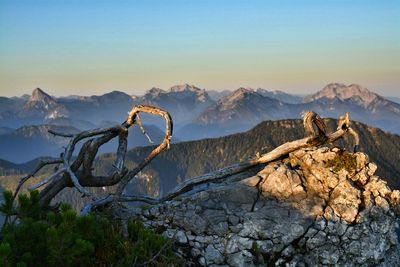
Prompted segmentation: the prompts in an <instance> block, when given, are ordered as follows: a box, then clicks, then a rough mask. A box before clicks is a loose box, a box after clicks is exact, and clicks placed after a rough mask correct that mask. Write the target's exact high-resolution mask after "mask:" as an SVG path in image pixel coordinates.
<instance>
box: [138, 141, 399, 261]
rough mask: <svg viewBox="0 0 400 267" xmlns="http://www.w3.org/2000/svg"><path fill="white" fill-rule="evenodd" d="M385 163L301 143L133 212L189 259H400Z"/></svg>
mask: <svg viewBox="0 0 400 267" xmlns="http://www.w3.org/2000/svg"><path fill="white" fill-rule="evenodd" d="M376 169H377V166H376V165H375V164H374V163H371V162H369V160H368V156H367V155H365V154H363V153H355V154H351V153H347V152H344V151H342V150H340V149H338V148H326V147H324V148H319V149H317V148H312V149H301V150H298V151H296V152H293V153H290V154H289V156H288V157H287V158H286V159H283V160H280V161H275V162H273V163H270V164H268V165H266V166H263V167H261V168H258V169H253V170H250V171H248V172H246V173H241V174H238V175H234V176H231V177H228V178H227V179H226V180H224V182H222V183H219V184H209V185H207V186H206V187H204V185H203V186H202V187H199V188H197V189H195V190H193V191H192V193H190V194H187V195H185V196H183V197H181V198H178V199H175V200H173V201H168V202H165V203H163V204H160V205H157V206H153V207H151V208H148V209H147V208H140V209H139V208H138V209H136V210H135V211H134V215H133V216H136V217H140V218H141V220H143V221H144V223H145V225H146V226H147V227H149V228H153V229H156V230H157V231H159V232H162V233H163V234H164V235H165V236H168V237H170V238H173V239H174V240H176V243H177V245H178V248H179V252H180V253H182V254H183V255H185V258H187V259H188V265H190V264H193V265H198V264H199V265H202V266H220V265H222V266H259V265H268V266H270V265H272V266H282V265H283V266H308V265H309V266H318V265H333V266H345V265H346V266H376V265H378V266H399V265H400V257H399V254H398V253H399V250H398V249H399V247H398V241H397V237H396V233H395V228H396V226H397V225H396V215H395V209H396V207H397V205H398V203H399V199H400V194H399V191H391V190H390V189H389V188H388V187H387V185H386V183H385V182H384V181H383V180H381V179H379V178H378V177H377V176H375V175H374V173H375V171H376ZM189 259H190V260H189Z"/></svg>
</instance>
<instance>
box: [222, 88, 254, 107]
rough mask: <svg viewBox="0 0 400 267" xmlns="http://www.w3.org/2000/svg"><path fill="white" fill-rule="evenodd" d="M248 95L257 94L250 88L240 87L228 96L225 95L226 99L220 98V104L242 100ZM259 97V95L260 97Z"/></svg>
mask: <svg viewBox="0 0 400 267" xmlns="http://www.w3.org/2000/svg"><path fill="white" fill-rule="evenodd" d="M250 94H258V93H257V92H256V91H254V89H252V88H250V87H240V88H238V89H236V90H235V91H233V92H232V93H231V94H230V95H227V96H226V97H224V98H222V99H221V100H220V102H228V103H229V102H236V101H238V100H240V99H243V98H244V97H245V96H246V95H250ZM260 96H261V95H260Z"/></svg>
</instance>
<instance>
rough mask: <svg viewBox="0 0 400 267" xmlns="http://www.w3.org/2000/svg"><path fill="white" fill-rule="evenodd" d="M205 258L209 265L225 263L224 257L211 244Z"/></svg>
mask: <svg viewBox="0 0 400 267" xmlns="http://www.w3.org/2000/svg"><path fill="white" fill-rule="evenodd" d="M204 257H205V258H206V259H207V264H211V263H214V264H220V263H223V262H224V256H223V255H222V254H221V253H220V252H219V251H218V250H217V249H216V248H215V247H214V246H213V245H211V244H210V245H208V246H207V248H206V252H205V254H204Z"/></svg>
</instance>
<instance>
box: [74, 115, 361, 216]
mask: <svg viewBox="0 0 400 267" xmlns="http://www.w3.org/2000/svg"><path fill="white" fill-rule="evenodd" d="M303 123H304V128H305V130H306V134H307V136H306V137H305V138H303V139H299V140H295V141H292V142H287V143H285V144H283V145H281V146H278V147H277V148H275V149H274V150H272V151H270V152H268V153H266V154H263V155H261V156H260V157H256V158H253V159H250V160H247V161H244V162H240V163H237V164H234V165H231V166H228V167H226V168H223V169H220V170H217V171H215V172H212V173H209V174H205V175H201V176H198V177H194V178H191V179H188V180H185V181H184V182H182V183H181V184H179V185H178V186H177V187H176V188H175V189H174V190H172V191H171V192H170V193H169V194H167V195H166V196H164V197H161V198H152V197H149V196H140V195H136V196H127V195H121V194H116V195H110V196H107V197H106V198H102V199H100V200H97V201H94V202H92V203H90V204H89V205H87V206H86V207H85V208H84V209H83V210H82V214H87V213H88V212H90V211H91V210H93V209H95V208H96V207H99V206H104V205H106V204H108V203H110V202H112V201H120V202H131V201H138V202H144V203H147V204H150V205H156V204H159V203H162V202H165V201H168V200H172V199H174V198H175V197H177V196H180V195H182V194H184V193H188V192H190V191H192V190H193V189H194V188H195V187H196V186H199V185H202V184H207V183H209V182H214V183H216V182H219V181H221V180H223V179H224V178H226V177H228V176H231V175H234V174H237V173H240V172H243V171H246V170H248V169H250V168H252V167H254V166H257V165H260V164H266V163H268V162H271V161H274V160H277V159H279V158H281V157H283V156H285V155H287V154H289V153H291V152H294V151H296V150H298V149H301V148H305V147H317V146H321V145H324V144H327V143H332V142H334V141H336V140H338V139H340V138H342V137H343V136H345V135H346V134H350V135H351V136H352V137H353V138H354V143H355V147H356V146H358V142H359V138H358V135H357V133H356V132H355V131H354V130H353V129H352V128H351V127H350V119H349V115H348V114H347V113H346V115H345V116H342V117H340V119H339V122H338V128H337V131H335V132H333V133H331V134H328V135H326V125H325V123H324V121H323V120H322V119H321V118H320V117H319V116H318V115H317V114H316V113H315V112H312V111H308V112H305V113H304V115H303ZM314 126H315V127H316V128H317V131H315V130H314ZM194 192H198V190H197V191H194Z"/></svg>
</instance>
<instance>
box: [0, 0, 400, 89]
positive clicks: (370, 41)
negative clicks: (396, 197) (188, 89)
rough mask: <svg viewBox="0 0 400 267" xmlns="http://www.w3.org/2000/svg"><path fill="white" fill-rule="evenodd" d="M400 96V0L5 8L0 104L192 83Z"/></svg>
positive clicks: (77, 1)
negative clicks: (337, 88)
mask: <svg viewBox="0 0 400 267" xmlns="http://www.w3.org/2000/svg"><path fill="white" fill-rule="evenodd" d="M330 82H343V83H346V84H351V83H357V84H361V85H363V86H365V87H367V88H369V89H370V90H372V91H375V92H377V93H379V94H382V95H389V96H398V97H400V1H397V0H395V1H386V0H381V1H376V0H353V1H350V0H346V1H330V0H313V1H304V0H291V1H289V0H279V1H268V0H263V1H251V0H247V1H244V0H243V1H234V0H229V1H228V0H226V1H225V0H207V1H203V0H194V1H189V0H169V1H165V0H158V1H156V0H132V1H128V0H109V1H105V0H96V1H95V0H48V1H43V0H35V1H31V0H29V1H28V0H25V1H19V0H0V95H3V96H14V95H22V94H25V93H30V92H31V91H32V90H33V89H34V88H36V87H40V88H42V89H44V90H45V91H46V92H48V93H50V94H52V95H57V96H60V95H71V94H79V95H92V94H102V93H105V92H109V91H111V90H121V91H125V92H127V93H130V94H141V93H143V92H144V91H146V90H148V89H150V88H151V87H160V88H164V89H167V88H169V87H171V86H173V85H175V84H182V83H189V84H194V85H196V86H198V87H200V88H206V89H214V90H222V89H231V90H233V89H236V88H239V87H240V86H245V87H247V86H249V87H254V88H258V87H261V88H264V89H270V90H283V91H286V92H288V93H297V94H309V93H313V92H316V91H318V90H320V89H321V88H322V87H324V86H325V85H326V84H328V83H330Z"/></svg>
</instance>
